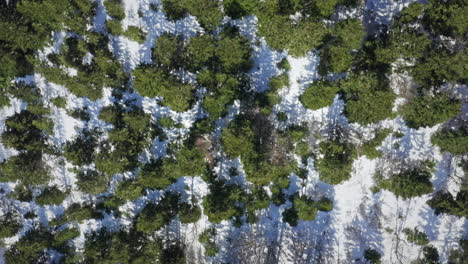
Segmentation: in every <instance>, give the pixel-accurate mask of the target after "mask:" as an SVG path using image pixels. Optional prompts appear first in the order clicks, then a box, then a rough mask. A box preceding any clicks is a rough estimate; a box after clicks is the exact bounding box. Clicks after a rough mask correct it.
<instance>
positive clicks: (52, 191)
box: [36, 185, 67, 206]
mask: <svg viewBox="0 0 468 264" xmlns="http://www.w3.org/2000/svg"><path fill="white" fill-rule="evenodd" d="M66 197H67V193H66V192H62V191H60V189H59V188H57V186H55V185H54V186H51V187H46V188H45V189H44V190H42V192H41V194H39V196H37V197H36V203H37V204H39V205H42V206H44V205H47V204H53V205H59V204H61V203H62V202H63V200H65V198H66Z"/></svg>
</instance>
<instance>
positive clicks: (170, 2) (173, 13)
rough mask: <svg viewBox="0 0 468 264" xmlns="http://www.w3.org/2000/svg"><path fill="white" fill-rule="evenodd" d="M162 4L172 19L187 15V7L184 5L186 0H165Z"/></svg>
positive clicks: (168, 16)
mask: <svg viewBox="0 0 468 264" xmlns="http://www.w3.org/2000/svg"><path fill="white" fill-rule="evenodd" d="M162 6H163V10H164V13H166V16H167V18H168V19H170V20H179V19H182V18H184V17H185V16H186V15H187V8H186V7H185V6H184V1H180V0H163V1H162Z"/></svg>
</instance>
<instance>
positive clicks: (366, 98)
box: [340, 72, 396, 125]
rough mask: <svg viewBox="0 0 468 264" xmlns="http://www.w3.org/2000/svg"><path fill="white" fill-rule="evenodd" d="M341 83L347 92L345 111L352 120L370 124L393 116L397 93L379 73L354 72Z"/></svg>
mask: <svg viewBox="0 0 468 264" xmlns="http://www.w3.org/2000/svg"><path fill="white" fill-rule="evenodd" d="M340 85H341V88H342V89H343V91H344V93H345V95H344V100H345V102H346V104H345V109H344V113H345V115H346V117H347V118H348V120H349V121H350V122H356V123H359V124H361V125H368V124H372V123H375V122H378V121H381V120H384V119H386V118H389V117H391V116H392V108H393V102H394V101H395V98H396V95H395V94H394V93H393V91H392V90H391V89H389V87H388V83H386V82H384V83H382V81H380V80H379V77H378V75H377V74H372V73H369V72H367V73H364V72H363V73H359V74H353V75H351V76H350V77H349V78H348V79H346V80H343V81H342V82H340Z"/></svg>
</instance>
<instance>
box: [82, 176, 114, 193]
mask: <svg viewBox="0 0 468 264" xmlns="http://www.w3.org/2000/svg"><path fill="white" fill-rule="evenodd" d="M77 179H78V181H77V183H76V185H77V186H78V189H79V190H80V191H82V192H85V193H90V194H99V193H103V192H105V191H106V190H107V187H108V185H109V182H108V181H109V177H108V176H107V175H106V174H104V173H101V172H99V171H96V170H80V171H79V172H78V174H77Z"/></svg>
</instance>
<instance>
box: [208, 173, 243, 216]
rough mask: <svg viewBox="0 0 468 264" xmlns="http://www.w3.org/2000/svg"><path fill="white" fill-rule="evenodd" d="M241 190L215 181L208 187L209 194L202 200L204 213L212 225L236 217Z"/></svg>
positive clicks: (241, 194)
mask: <svg viewBox="0 0 468 264" xmlns="http://www.w3.org/2000/svg"><path fill="white" fill-rule="evenodd" d="M243 195H244V194H243V192H242V189H241V188H239V187H238V186H236V185H227V184H225V183H223V182H219V181H215V182H214V183H212V184H211V185H210V192H209V193H208V195H207V196H205V197H204V199H203V208H204V210H205V211H204V213H205V214H206V215H207V216H208V220H209V221H210V222H212V223H220V222H221V221H223V220H229V219H231V218H232V217H233V216H235V215H238V213H239V209H240V208H239V207H238V206H237V203H238V201H240V200H242V198H243V197H242V196H243Z"/></svg>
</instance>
